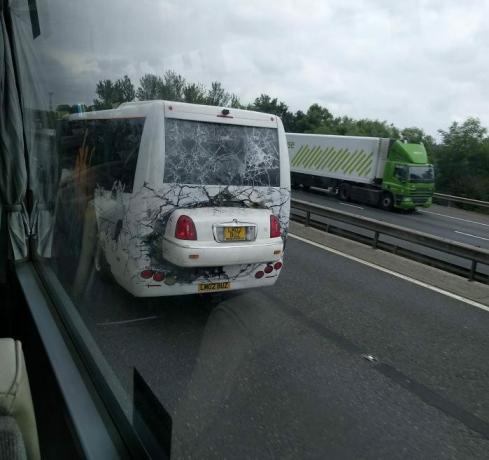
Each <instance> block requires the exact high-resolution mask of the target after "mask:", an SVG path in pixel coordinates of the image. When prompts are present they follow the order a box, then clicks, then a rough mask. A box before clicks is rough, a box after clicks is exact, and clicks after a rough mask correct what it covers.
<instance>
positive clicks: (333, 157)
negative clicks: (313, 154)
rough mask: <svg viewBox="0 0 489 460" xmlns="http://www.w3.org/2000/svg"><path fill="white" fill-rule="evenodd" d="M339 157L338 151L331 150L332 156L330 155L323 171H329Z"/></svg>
mask: <svg viewBox="0 0 489 460" xmlns="http://www.w3.org/2000/svg"><path fill="white" fill-rule="evenodd" d="M339 155H340V151H339V150H336V149H335V148H333V154H332V155H331V158H330V159H329V160H328V161H327V163H326V164H325V165H324V169H328V170H329V168H330V167H331V165H332V164H333V163H334V162H335V161H336V160H337V159H338V156H339Z"/></svg>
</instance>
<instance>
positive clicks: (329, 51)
mask: <svg viewBox="0 0 489 460" xmlns="http://www.w3.org/2000/svg"><path fill="white" fill-rule="evenodd" d="M14 3H15V2H14ZM44 3H45V4H46V5H47V7H40V8H41V10H40V22H41V31H42V36H41V37H40V39H37V40H36V42H37V43H36V46H37V47H39V48H40V49H41V48H42V50H43V53H44V54H43V56H44V57H43V59H44V61H43V62H44V63H45V64H44V65H43V69H42V73H43V77H44V78H45V79H46V80H45V81H46V87H47V88H48V87H49V90H50V91H53V92H54V95H53V103H54V104H59V103H74V102H85V103H91V102H92V100H93V98H94V97H95V93H94V90H95V84H96V82H97V81H98V80H100V79H106V78H110V79H116V78H119V77H121V76H122V75H124V74H128V75H129V76H130V77H131V79H132V80H133V82H134V83H135V85H136V86H137V82H138V80H139V78H140V77H141V76H142V75H143V74H145V73H149V72H150V73H156V74H163V73H164V72H165V71H166V70H168V69H173V70H175V71H176V72H178V73H180V74H182V75H183V76H184V77H185V78H187V80H189V81H193V82H201V83H203V84H205V85H208V84H209V83H210V82H211V81H213V80H218V81H221V82H222V83H223V85H224V86H225V87H226V89H227V90H228V91H230V92H234V93H236V94H237V95H238V96H239V97H240V99H241V101H242V102H244V103H246V102H249V101H251V100H252V99H254V98H255V97H256V96H258V95H259V94H261V93H267V94H270V95H272V96H274V97H278V98H279V99H280V100H283V101H284V102H286V103H287V104H288V105H289V107H290V109H291V110H293V111H296V110H299V109H301V110H306V109H307V108H308V107H309V105H311V104H312V103H315V102H317V103H319V104H321V105H324V106H326V107H327V108H328V109H329V110H330V111H331V112H333V113H334V114H335V115H349V116H353V117H356V118H360V117H368V118H377V119H380V120H388V121H390V122H393V123H394V124H395V125H397V126H399V127H401V128H402V127H406V126H419V127H421V128H423V129H425V130H426V131H427V132H428V133H431V134H436V130H437V129H439V128H443V129H446V128H447V127H448V126H449V124H450V123H451V122H452V121H460V120H463V119H465V118H466V117H469V116H476V117H479V118H480V119H481V121H482V123H483V124H484V125H485V126H489V103H488V99H489V98H488V96H489V89H488V88H489V81H488V80H489V52H488V51H489V26H488V24H489V21H488V18H489V1H470V0H469V1H467V0H464V1H460V0H458V1H454V0H417V1H416V0H413V1H403V2H395V1H393V0H392V1H391V0H376V1H374V0H371V1H369V0H358V1H355V0H338V1H334V2H333V1H312V0H308V1H304V0H303V1H287V0H281V1H268V2H265V1H258V0H257V1H250V0H243V1H237V0H234V1H225V0H215V1H214V0H213V1H204V0H186V1H178V0H174V1H164V0H138V1H134V0H130V1H129V0H104V1H103V2H102V1H100V2H95V1H89V0H77V1H70V2H68V1H65V0H49V1H47V2H44Z"/></svg>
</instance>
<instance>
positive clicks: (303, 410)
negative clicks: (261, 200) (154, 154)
mask: <svg viewBox="0 0 489 460" xmlns="http://www.w3.org/2000/svg"><path fill="white" fill-rule="evenodd" d="M87 292H88V294H87V295H86V296H85V298H84V299H83V301H82V303H81V304H80V312H81V313H82V315H83V317H84V318H85V320H86V322H87V324H88V325H89V327H90V329H91V331H92V333H93V334H94V336H95V338H96V340H97V342H98V344H99V345H100V347H101V349H102V351H103V353H104V354H105V356H106V357H107V359H108V361H109V362H110V363H111V364H112V366H113V368H114V370H115V372H116V374H117V375H118V376H119V378H120V379H121V381H122V383H123V385H124V387H125V388H126V389H127V391H128V392H131V376H132V370H133V367H136V368H137V369H138V370H139V371H140V372H141V374H142V375H143V377H144V378H145V379H146V380H147V382H148V383H149V385H150V387H151V388H152V389H153V391H154V392H155V394H156V395H157V397H158V398H159V400H160V401H161V403H162V404H163V405H164V407H165V408H166V409H167V410H168V411H169V413H170V414H171V415H172V417H173V448H172V451H173V457H174V458H199V459H200V458H355V459H356V458H386V459H395V458H403V459H412V458H427V459H428V458H430V459H432V458H440V459H441V458H443V459H446V458H453V459H460V458H480V459H483V458H488V452H489V392H488V382H489V360H488V359H487V356H488V354H489V334H488V330H489V313H488V312H486V311H483V310H480V309H477V308H475V307H472V306H469V305H467V304H465V303H462V302H460V301H457V300H454V299H451V298H449V297H446V296H444V295H442V294H439V293H435V292H433V291H430V290H428V289H425V288H422V287H419V286H417V285H414V284H412V283H409V282H408V281H404V280H401V279H398V278H396V277H393V276H390V275H386V274H385V273H382V272H380V271H377V270H375V269H373V268H370V267H367V266H365V265H362V264H359V263H358V262H354V261H351V260H348V259H346V258H344V257H341V256H338V255H333V254H331V253H328V252H326V251H323V250H321V249H319V248H317V247H314V246H311V245H309V244H307V243H303V242H299V241H297V240H294V239H292V238H290V239H289V242H288V246H287V254H286V261H285V267H284V270H283V272H282V274H281V277H280V279H279V281H278V283H277V284H276V285H275V286H274V287H272V288H266V289H256V290H249V291H243V292H237V293H230V294H228V295H225V296H220V297H217V298H216V299H214V300H212V298H204V297H197V296H183V297H177V298H159V299H135V298H132V297H131V296H130V295H128V294H126V293H125V291H123V290H122V289H121V288H119V287H117V286H114V285H110V284H109V285H107V284H102V283H101V282H100V281H99V280H98V278H97V277H96V276H93V277H92V278H91V281H90V286H89V287H88V290H87ZM155 317H156V318H155ZM138 318H146V319H143V320H142V321H138V322H134V323H123V324H117V323H113V322H118V321H125V320H130V319H138Z"/></svg>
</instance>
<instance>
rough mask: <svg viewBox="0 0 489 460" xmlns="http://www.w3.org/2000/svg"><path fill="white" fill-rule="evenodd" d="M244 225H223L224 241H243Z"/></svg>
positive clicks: (244, 236)
mask: <svg viewBox="0 0 489 460" xmlns="http://www.w3.org/2000/svg"><path fill="white" fill-rule="evenodd" d="M245 240H246V227H224V241H245Z"/></svg>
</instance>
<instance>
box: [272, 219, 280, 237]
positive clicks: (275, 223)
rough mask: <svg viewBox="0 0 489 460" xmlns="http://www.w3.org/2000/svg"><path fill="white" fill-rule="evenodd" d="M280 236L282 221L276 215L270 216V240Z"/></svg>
mask: <svg viewBox="0 0 489 460" xmlns="http://www.w3.org/2000/svg"><path fill="white" fill-rule="evenodd" d="M279 236H280V221H279V220H278V217H277V216H276V215H275V214H272V215H271V216H270V238H278V237H279Z"/></svg>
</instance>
